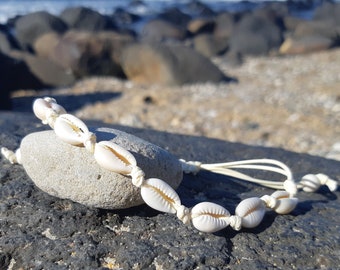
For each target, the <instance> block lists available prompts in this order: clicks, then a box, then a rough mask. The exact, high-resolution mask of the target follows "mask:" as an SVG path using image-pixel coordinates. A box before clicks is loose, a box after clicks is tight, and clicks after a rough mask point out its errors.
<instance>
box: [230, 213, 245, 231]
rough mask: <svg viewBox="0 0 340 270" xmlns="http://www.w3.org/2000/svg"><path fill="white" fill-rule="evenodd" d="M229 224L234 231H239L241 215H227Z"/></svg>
mask: <svg viewBox="0 0 340 270" xmlns="http://www.w3.org/2000/svg"><path fill="white" fill-rule="evenodd" d="M229 222H230V223H229V225H230V227H232V228H233V229H234V230H235V231H239V230H241V228H242V217H240V216H230V217H229Z"/></svg>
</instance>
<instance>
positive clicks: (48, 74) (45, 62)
mask: <svg viewBox="0 0 340 270" xmlns="http://www.w3.org/2000/svg"><path fill="white" fill-rule="evenodd" d="M15 56H16V58H17V59H20V60H23V61H24V62H25V64H26V65H27V67H28V68H29V70H30V72H31V73H32V74H33V75H34V76H35V77H36V78H37V79H38V80H39V81H40V82H41V83H42V84H43V85H46V86H49V87H62V86H68V85H71V84H72V83H74V82H75V77H74V76H73V74H72V73H70V72H68V71H67V70H65V69H64V68H63V67H61V66H60V65H57V64H56V63H54V62H52V61H51V60H49V59H47V58H44V57H39V56H35V55H32V54H29V53H20V52H18V53H16V55H15Z"/></svg>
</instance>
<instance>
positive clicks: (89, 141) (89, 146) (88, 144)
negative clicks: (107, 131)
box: [83, 132, 97, 154]
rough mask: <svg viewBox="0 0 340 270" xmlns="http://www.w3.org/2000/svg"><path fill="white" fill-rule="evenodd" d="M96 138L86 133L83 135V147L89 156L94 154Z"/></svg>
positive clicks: (90, 133) (92, 134)
mask: <svg viewBox="0 0 340 270" xmlns="http://www.w3.org/2000/svg"><path fill="white" fill-rule="evenodd" d="M96 141H97V137H96V135H95V134H94V133H92V132H88V133H87V134H85V135H84V142H83V144H84V146H85V148H86V150H87V151H89V152H90V153H91V154H93V153H94V148H95V146H96Z"/></svg>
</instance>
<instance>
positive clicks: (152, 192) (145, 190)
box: [141, 178, 181, 214]
mask: <svg viewBox="0 0 340 270" xmlns="http://www.w3.org/2000/svg"><path fill="white" fill-rule="evenodd" d="M141 195H142V198H143V200H144V201H145V203H146V204H147V205H149V206H150V207H152V208H154V209H156V210H158V211H161V212H166V213H172V214H175V213H176V211H177V210H176V205H178V206H179V205H181V200H180V198H179V196H178V194H177V193H176V191H175V190H174V189H173V188H172V187H171V186H169V185H168V184H167V183H165V182H164V181H163V180H160V179H157V178H150V179H147V180H145V182H144V183H143V185H142V186H141Z"/></svg>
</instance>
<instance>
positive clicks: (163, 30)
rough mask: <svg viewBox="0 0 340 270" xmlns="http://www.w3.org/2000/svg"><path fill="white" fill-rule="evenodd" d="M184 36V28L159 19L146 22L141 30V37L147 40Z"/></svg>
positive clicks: (162, 39) (173, 38)
mask: <svg viewBox="0 0 340 270" xmlns="http://www.w3.org/2000/svg"><path fill="white" fill-rule="evenodd" d="M185 37H186V29H185V28H182V27H180V26H177V25H174V24H173V23H171V22H168V21H165V20H160V19H155V20H151V21H149V22H147V23H146V24H145V25H144V27H143V30H142V32H141V39H143V40H148V41H158V42H159V41H166V40H183V39H184V38H185Z"/></svg>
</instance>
